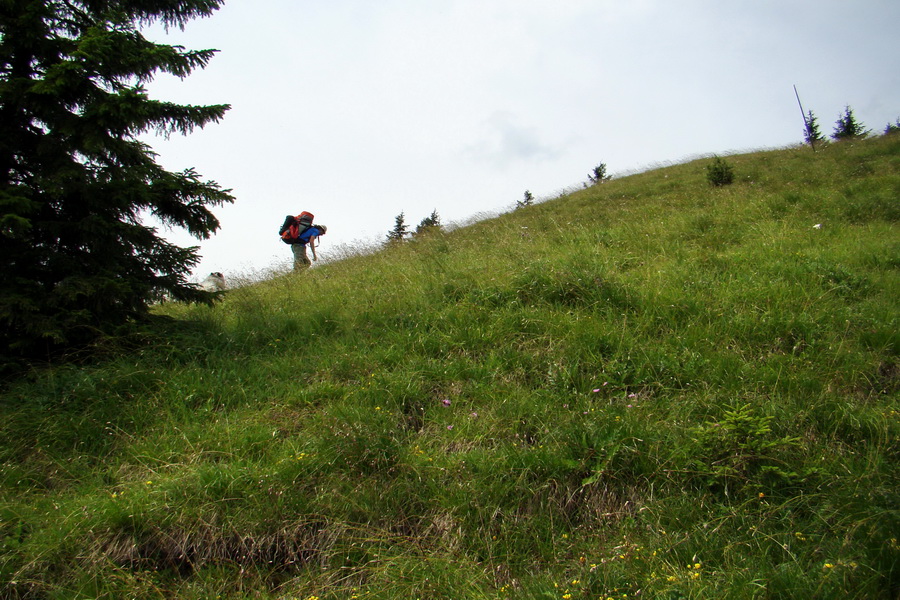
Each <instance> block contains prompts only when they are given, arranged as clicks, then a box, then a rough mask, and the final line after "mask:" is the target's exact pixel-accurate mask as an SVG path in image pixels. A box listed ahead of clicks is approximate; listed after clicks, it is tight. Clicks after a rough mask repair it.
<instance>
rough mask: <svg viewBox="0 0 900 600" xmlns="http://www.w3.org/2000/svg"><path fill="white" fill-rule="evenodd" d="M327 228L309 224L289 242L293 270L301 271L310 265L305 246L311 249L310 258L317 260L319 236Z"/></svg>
mask: <svg viewBox="0 0 900 600" xmlns="http://www.w3.org/2000/svg"><path fill="white" fill-rule="evenodd" d="M326 231H328V228H327V227H325V226H324V225H310V226H309V227H307V228H306V230H305V231H303V233H301V234H300V235H298V236H297V238H296V240H297V241H295V242H291V251H293V253H294V271H302V270H304V269H308V268H309V267H311V266H312V262H311V261H310V260H309V256H307V255H306V248H307V246H309V248H310V249H311V250H312V259H313V260H319V257H318V256H316V246H317V245H318V243H319V242H318V240H319V237H320V236H323V235H325V232H326Z"/></svg>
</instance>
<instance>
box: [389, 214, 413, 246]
mask: <svg viewBox="0 0 900 600" xmlns="http://www.w3.org/2000/svg"><path fill="white" fill-rule="evenodd" d="M407 235H409V227H408V226H407V225H406V216H405V215H404V214H403V213H402V212H401V213H400V214H399V215H397V216H396V217H395V218H394V228H393V229H391V230H390V231H389V232H388V234H387V239H388V242H402V241H403V240H405V239H406V236H407Z"/></svg>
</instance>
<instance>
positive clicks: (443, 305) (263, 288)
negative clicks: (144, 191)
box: [0, 138, 900, 599]
mask: <svg viewBox="0 0 900 600" xmlns="http://www.w3.org/2000/svg"><path fill="white" fill-rule="evenodd" d="M728 161H729V163H731V164H732V165H733V166H734V170H735V176H736V180H735V183H734V184H733V185H731V186H726V187H723V188H713V187H712V186H710V185H709V184H708V183H707V182H706V179H705V166H706V162H707V161H706V160H705V159H701V160H698V161H694V162H691V163H687V164H682V165H674V166H670V167H666V168H664V169H660V170H655V171H651V172H647V173H641V174H637V175H633V176H630V177H627V178H622V179H618V180H612V181H610V182H607V183H604V184H601V185H597V186H593V187H591V188H588V189H585V190H582V191H574V192H568V193H566V194H564V195H563V196H561V197H560V198H557V199H551V200H548V201H545V202H541V203H539V204H536V205H534V206H531V207H528V208H525V209H520V210H516V211H514V212H511V213H509V214H506V215H502V216H501V217H499V218H496V219H492V220H488V221H484V222H477V223H474V224H472V225H469V226H467V227H464V228H460V229H456V230H454V231H452V232H448V233H433V234H431V235H428V236H425V237H420V238H418V239H415V240H413V241H411V242H409V243H406V244H402V245H397V246H393V247H390V248H384V249H380V250H377V251H375V250H374V249H371V248H360V249H359V251H358V252H354V251H352V249H346V248H345V249H341V256H340V259H339V260H329V261H323V263H322V264H319V265H317V266H316V267H314V268H313V269H310V270H309V271H307V272H305V273H300V274H293V273H290V272H289V271H287V270H285V269H281V270H279V269H274V270H271V271H267V272H265V273H250V274H247V275H246V276H245V277H243V278H242V277H241V276H237V277H233V278H232V282H234V283H236V284H238V285H235V287H234V288H233V289H231V290H229V291H228V292H227V293H226V294H225V295H224V297H223V299H222V301H221V302H219V303H217V304H216V305H215V306H214V307H212V308H210V307H206V306H200V305H196V306H195V305H179V304H169V305H162V306H160V307H158V309H157V314H158V316H160V317H168V320H166V321H161V322H160V323H157V324H155V325H154V326H153V328H152V329H150V330H149V331H148V332H147V335H146V337H145V338H143V339H142V340H134V339H132V340H128V343H125V342H122V343H121V344H116V345H111V349H110V350H109V351H108V352H107V354H106V355H105V356H106V358H104V359H103V360H99V361H96V362H95V363H94V364H86V365H68V366H59V367H56V368H50V369H46V368H42V369H36V370H35V371H34V372H33V373H29V374H27V375H25V376H23V377H22V378H21V379H20V380H18V381H14V382H10V384H9V385H8V387H7V388H6V389H5V390H4V393H3V404H2V411H3V419H2V422H0V432H2V434H3V439H4V440H5V441H4V442H3V443H2V445H0V484H2V485H0V586H2V587H0V590H2V593H0V595H2V596H4V597H10V598H20V597H21V598H25V597H85V598H87V597H90V598H101V597H104V598H119V597H126V596H134V597H148V598H153V597H159V598H168V597H178V598H210V597H222V598H245V597H260V598H279V599H281V598H304V599H307V598H312V597H318V598H322V599H325V598H352V597H358V598H416V597H421V598H510V599H512V598H567V597H570V598H616V599H620V598H626V597H627V598H636V597H638V598H639V597H645V598H646V597H663V598H764V597H804V596H808V597H810V598H893V597H895V596H896V593H897V590H898V586H900V579H898V558H900V544H898V542H897V531H898V530H900V522H898V512H897V511H898V501H897V499H898V496H897V493H896V490H897V489H898V483H900V482H898V468H897V456H898V448H897V440H898V439H900V437H898V434H900V406H898V402H897V389H898V385H897V381H898V380H897V374H898V368H900V367H898V359H897V355H898V346H900V344H898V333H897V332H898V330H900V328H898V326H897V325H898V324H897V318H898V310H897V308H898V301H897V299H898V298H900V285H898V283H900V277H898V271H897V267H898V256H900V254H898V248H900V240H898V238H897V235H896V222H897V216H898V213H897V210H896V197H897V192H898V189H900V188H898V181H900V158H898V141H897V140H896V139H893V138H881V139H877V140H870V141H867V142H865V143H855V145H850V144H849V143H844V144H834V145H831V146H828V147H826V148H825V149H824V150H822V151H820V152H818V153H815V154H814V153H812V152H811V151H810V150H809V149H808V148H791V149H785V150H779V151H773V152H764V153H756V154H748V155H735V156H729V157H728Z"/></svg>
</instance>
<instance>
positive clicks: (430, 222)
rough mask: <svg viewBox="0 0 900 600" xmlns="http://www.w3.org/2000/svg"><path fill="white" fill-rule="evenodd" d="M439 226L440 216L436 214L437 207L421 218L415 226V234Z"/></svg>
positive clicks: (438, 227)
mask: <svg viewBox="0 0 900 600" xmlns="http://www.w3.org/2000/svg"><path fill="white" fill-rule="evenodd" d="M440 227H441V217H440V216H439V215H438V211H437V209H434V210H433V211H431V215H429V216H427V217H425V218H424V219H422V221H421V222H420V223H419V224H418V225H417V226H416V235H418V234H420V233H427V232H428V231H432V230H434V229H440Z"/></svg>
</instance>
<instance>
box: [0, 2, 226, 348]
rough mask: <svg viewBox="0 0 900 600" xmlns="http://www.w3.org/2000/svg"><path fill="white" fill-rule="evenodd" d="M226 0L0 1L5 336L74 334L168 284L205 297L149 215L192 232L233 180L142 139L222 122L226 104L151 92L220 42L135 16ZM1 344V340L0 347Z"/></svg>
mask: <svg viewBox="0 0 900 600" xmlns="http://www.w3.org/2000/svg"><path fill="white" fill-rule="evenodd" d="M223 1H224V0H3V1H2V2H0V256H2V258H0V348H4V349H9V354H8V355H7V356H16V357H21V356H23V355H25V356H27V355H32V354H34V353H36V352H41V353H46V352H47V351H50V350H53V349H65V348H71V347H72V346H73V345H78V344H83V343H86V342H90V341H92V340H93V339H95V338H96V336H97V335H100V334H102V333H104V332H110V331H120V330H121V326H122V325H125V324H127V323H130V322H134V320H135V319H139V318H141V317H143V316H144V315H146V314H147V312H148V306H149V302H150V300H151V298H152V297H153V296H154V294H155V293H158V292H159V291H164V292H166V293H167V294H168V295H170V296H172V297H174V298H176V299H182V300H208V299H209V296H208V295H207V294H205V293H204V292H202V291H200V290H198V289H197V288H195V287H192V286H191V285H190V284H189V283H188V281H187V277H188V275H189V274H190V268H191V267H192V266H194V265H196V264H197V263H198V261H199V257H198V249H197V248H196V247H189V248H181V247H178V246H176V245H173V244H172V243H170V242H168V241H166V240H165V239H163V238H162V237H161V236H160V235H159V234H158V232H157V230H156V229H155V228H153V227H151V226H148V225H147V224H145V222H144V220H143V219H144V216H145V215H147V214H150V215H153V216H154V217H156V218H157V219H158V220H159V221H160V222H162V223H164V224H165V225H167V226H173V227H178V228H184V229H186V230H187V231H188V232H189V233H190V234H192V235H193V236H194V237H196V238H198V239H204V238H207V237H209V236H210V235H211V234H213V233H214V232H215V231H216V230H217V229H218V228H219V222H218V220H217V219H216V217H215V216H214V215H213V213H212V212H211V210H210V209H209V207H210V206H218V205H221V204H223V203H227V202H232V201H233V200H234V198H233V197H232V196H231V194H230V193H229V192H230V190H225V189H222V188H221V187H220V186H219V185H218V184H217V183H215V182H212V181H203V180H202V179H201V177H200V175H199V174H198V173H197V172H196V171H195V170H194V169H193V168H188V169H186V170H184V171H181V172H170V171H167V170H165V169H163V168H162V167H161V166H159V165H158V164H157V163H156V154H155V153H154V152H153V151H152V150H151V148H150V147H149V146H148V145H147V144H146V143H145V142H142V141H141V140H140V139H139V136H140V135H141V134H143V133H145V132H156V133H160V134H164V135H170V134H173V133H179V134H188V133H190V132H191V131H193V130H194V129H195V128H197V127H203V126H204V125H207V124H209V123H215V122H218V121H219V120H220V119H221V118H222V117H223V116H224V114H225V112H226V111H227V110H228V108H229V106H228V105H225V104H219V105H212V106H189V105H188V106H186V105H179V104H174V103H170V102H163V101H159V100H153V99H151V98H150V97H149V95H148V93H147V91H146V89H145V88H144V84H145V83H146V82H148V81H150V80H152V79H153V78H154V76H156V75H157V74H159V73H169V74H172V75H175V76H177V77H181V78H184V77H186V76H188V75H189V74H190V73H191V72H192V71H194V70H195V69H198V68H203V67H205V66H206V65H207V63H208V62H209V60H210V59H211V58H212V57H213V55H214V54H215V53H216V51H215V50H185V49H184V48H182V47H180V46H170V45H165V44H159V43H154V42H152V41H150V40H148V39H147V38H146V37H145V36H144V34H143V33H142V29H141V27H143V26H144V25H149V24H152V23H162V24H163V25H165V26H167V27H171V26H177V27H180V28H183V27H184V26H185V24H186V23H187V22H188V21H190V20H192V19H194V18H197V17H206V16H209V15H211V14H212V13H213V12H214V11H215V10H217V9H218V8H219V6H220V5H221V4H222V3H223ZM2 354H3V350H0V355H2Z"/></svg>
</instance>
